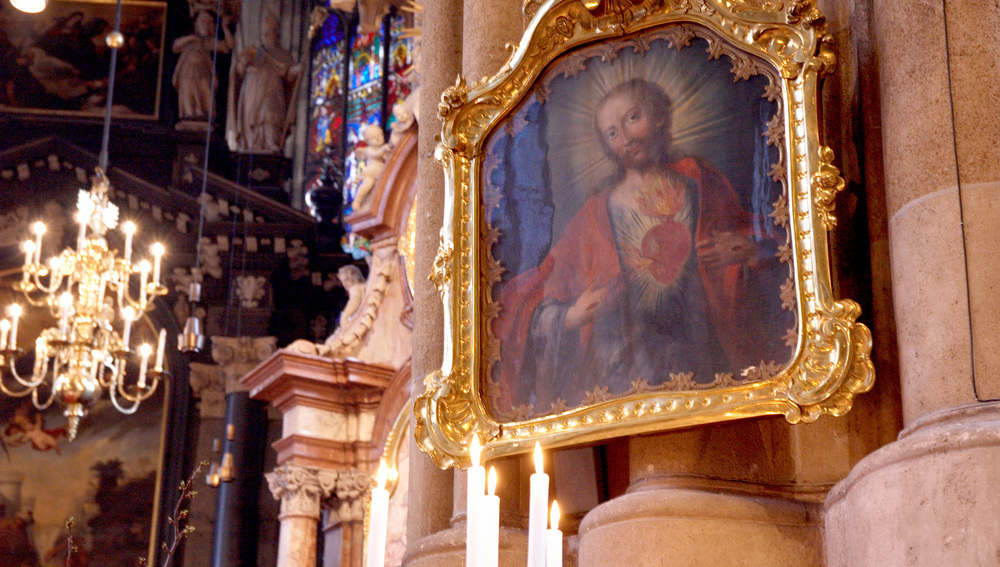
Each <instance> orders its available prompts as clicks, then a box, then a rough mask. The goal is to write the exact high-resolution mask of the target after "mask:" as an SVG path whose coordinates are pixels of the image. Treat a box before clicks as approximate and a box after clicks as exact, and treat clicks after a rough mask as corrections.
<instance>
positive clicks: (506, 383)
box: [493, 158, 758, 414]
mask: <svg viewBox="0 0 1000 567" xmlns="http://www.w3.org/2000/svg"><path fill="white" fill-rule="evenodd" d="M668 167H669V168H670V169H672V170H674V171H676V172H677V173H680V174H681V175H683V176H685V177H687V178H690V179H691V180H693V181H694V183H695V185H696V186H697V191H698V204H699V210H698V217H697V226H696V229H695V242H694V243H693V244H694V245H695V246H697V243H698V242H701V241H703V240H704V239H706V238H709V237H710V236H711V235H713V234H715V233H722V232H735V233H738V234H743V235H749V234H751V216H750V215H749V214H748V213H747V212H746V211H744V210H743V209H742V207H740V205H739V201H738V199H737V196H736V193H735V192H734V191H733V188H732V186H731V185H730V183H729V181H728V180H727V179H726V178H725V177H724V176H723V175H722V174H721V173H719V172H718V171H716V170H715V169H713V168H712V167H711V166H710V165H708V164H706V163H704V162H700V161H698V160H695V159H694V158H685V159H682V160H680V161H678V162H675V163H672V164H669V166H668ZM610 195H611V189H609V190H607V191H603V192H601V193H599V194H597V195H595V196H593V197H591V198H590V199H589V200H588V201H587V202H586V203H585V204H584V206H583V207H582V208H581V209H580V211H579V212H578V213H577V214H576V216H574V217H573V219H572V220H571V221H570V222H569V223H568V224H567V225H566V227H565V229H564V231H563V233H562V236H561V237H560V239H559V241H558V242H556V243H555V245H553V246H552V248H551V249H550V250H549V253H548V255H547V256H546V257H545V258H544V259H543V260H542V262H541V263H540V264H539V265H538V266H537V267H535V268H532V269H530V270H527V271H525V272H523V273H521V274H519V275H517V276H516V277H515V278H514V279H512V280H511V281H510V282H508V283H507V284H506V285H505V286H504V288H503V290H502V292H501V294H500V297H499V298H498V301H499V305H500V306H501V312H500V315H499V316H498V317H497V319H496V320H495V322H494V324H493V330H494V335H495V336H496V337H497V338H499V339H500V341H501V349H502V350H501V360H500V362H499V363H498V365H499V367H500V372H499V380H500V385H501V396H500V403H499V407H498V408H495V409H497V410H499V411H500V412H501V413H506V412H508V411H510V410H511V409H512V408H514V407H516V406H520V405H524V404H528V403H530V402H529V400H527V399H520V398H523V397H524V396H523V395H520V394H519V392H523V391H524V389H525V388H524V386H525V385H523V384H520V382H521V381H522V380H523V379H524V378H523V377H524V373H523V371H522V369H523V368H524V366H525V362H526V360H525V355H526V352H525V351H526V346H527V340H526V337H528V335H529V327H530V325H531V321H532V317H533V314H534V312H535V309H536V308H538V306H539V304H541V303H542V301H543V300H549V299H551V300H554V301H557V302H560V303H567V304H572V303H573V302H574V301H575V300H576V299H577V298H578V297H579V296H580V295H581V294H582V293H583V292H584V291H586V290H587V289H591V288H598V287H603V286H607V285H611V284H612V283H614V282H615V281H616V280H617V279H618V278H619V276H620V274H621V271H622V268H621V262H622V261H621V259H620V258H619V253H618V250H617V249H616V246H615V237H614V234H613V232H612V227H611V221H610V219H609V215H608V199H609V197H610ZM745 268H746V267H745V265H729V266H723V267H717V268H714V269H711V268H708V267H706V266H705V265H703V264H701V263H700V262H699V264H698V273H699V276H700V279H701V283H702V287H703V289H704V301H705V306H704V310H705V311H707V313H708V318H709V320H710V321H711V323H712V325H713V327H714V328H715V329H716V330H717V331H718V332H717V335H718V342H719V343H720V344H721V346H722V348H723V350H724V351H725V355H726V356H727V357H728V359H729V361H730V365H733V364H742V363H744V362H745V361H746V360H749V359H750V358H752V357H750V356H748V353H749V351H751V350H752V349H753V343H754V341H755V340H756V339H757V338H758V337H756V336H754V335H753V334H752V333H747V332H744V327H745V322H746V321H748V318H747V315H748V314H747V313H745V302H744V301H743V293H742V291H743V283H744V278H745V277H746V274H745V272H746V269H745ZM593 329H594V323H593V322H590V323H587V324H585V325H584V326H582V327H581V328H580V329H579V332H578V336H579V342H580V344H579V352H581V353H585V352H588V349H589V347H590V343H591V340H592V335H593ZM736 368H740V367H736ZM571 373H572V369H568V372H566V374H565V375H563V376H561V377H560V378H559V379H558V380H559V381H560V382H562V383H563V384H565V388H566V389H567V390H571V389H572V384H573V381H574V379H576V378H577V377H576V376H573V375H571ZM634 378H638V377H634ZM634 378H633V379H634ZM643 378H645V379H647V380H648V381H649V382H650V383H651V384H656V383H658V382H662V381H663V380H665V379H666V378H667V376H666V370H664V372H663V374H661V375H659V376H644V377H643ZM709 378H711V377H709ZM581 393H582V392H576V394H581ZM611 393H612V394H620V393H623V392H611ZM560 397H563V398H564V399H566V400H567V401H568V402H569V406H570V407H573V405H575V403H576V402H577V401H578V398H579V396H576V395H573V394H570V395H566V396H562V395H561V396H560ZM542 398H543V399H539V400H538V402H539V403H540V404H541V405H545V406H546V407H535V409H534V411H535V413H536V414H544V413H547V412H548V410H549V408H548V406H547V402H548V403H551V402H552V401H554V400H553V399H547V398H546V397H545V396H542Z"/></svg>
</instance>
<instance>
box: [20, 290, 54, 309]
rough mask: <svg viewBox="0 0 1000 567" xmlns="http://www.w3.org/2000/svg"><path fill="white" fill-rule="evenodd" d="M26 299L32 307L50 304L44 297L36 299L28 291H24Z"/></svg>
mask: <svg viewBox="0 0 1000 567" xmlns="http://www.w3.org/2000/svg"><path fill="white" fill-rule="evenodd" d="M24 300H25V301H27V302H28V305H30V306H32V307H43V306H46V305H48V304H49V302H48V301H47V300H46V299H45V298H44V297H43V298H42V299H34V298H33V297H31V296H30V295H28V292H27V291H25V292H24Z"/></svg>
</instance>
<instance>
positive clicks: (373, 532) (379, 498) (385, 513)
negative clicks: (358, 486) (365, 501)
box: [365, 462, 389, 567]
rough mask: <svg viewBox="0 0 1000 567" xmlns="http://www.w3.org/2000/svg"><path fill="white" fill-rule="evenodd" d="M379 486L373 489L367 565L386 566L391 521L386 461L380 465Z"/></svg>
mask: <svg viewBox="0 0 1000 567" xmlns="http://www.w3.org/2000/svg"><path fill="white" fill-rule="evenodd" d="M376 478H377V479H378V486H377V487H376V488H373V489H372V506H371V519H370V521H369V522H368V559H367V561H366V562H365V565H366V567H384V566H385V532H386V527H387V526H388V523H389V491H388V490H386V489H385V478H386V471H385V462H381V463H379V465H378V475H377V477H376Z"/></svg>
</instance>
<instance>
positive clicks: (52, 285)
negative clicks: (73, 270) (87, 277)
mask: <svg viewBox="0 0 1000 567" xmlns="http://www.w3.org/2000/svg"><path fill="white" fill-rule="evenodd" d="M40 273H41V270H38V271H36V272H35V274H34V277H33V278H32V279H33V280H34V284H35V287H36V288H37V289H38V291H40V292H42V293H44V294H45V295H52V294H54V293H55V292H56V291H57V290H58V289H59V287H60V286H62V283H63V277H65V276H63V275H62V274H58V277H57V275H55V274H49V285H48V286H45V285H42V277H41V276H40V275H39V274H40ZM24 294H25V295H27V294H28V292H27V291H25V292H24Z"/></svg>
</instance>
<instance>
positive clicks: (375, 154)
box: [351, 124, 392, 210]
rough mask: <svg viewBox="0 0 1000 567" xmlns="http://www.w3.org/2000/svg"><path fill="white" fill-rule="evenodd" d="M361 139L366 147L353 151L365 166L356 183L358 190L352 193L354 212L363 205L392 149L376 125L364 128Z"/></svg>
mask: <svg viewBox="0 0 1000 567" xmlns="http://www.w3.org/2000/svg"><path fill="white" fill-rule="evenodd" d="M362 138H364V140H365V143H366V144H367V145H366V146H364V147H360V148H357V149H355V150H354V153H355V154H356V155H357V156H358V159H359V160H364V164H365V167H364V169H363V170H362V171H361V174H360V177H361V179H360V181H358V189H357V191H356V192H355V193H354V200H353V201H351V207H352V208H353V209H354V210H358V209H360V208H361V207H362V206H364V205H365V200H366V199H367V198H368V196H369V195H370V194H371V192H372V189H373V188H374V187H375V183H376V182H377V181H378V178H379V176H380V175H382V171H383V170H384V169H385V160H386V158H387V157H388V156H389V151H390V150H391V149H392V147H391V146H389V144H387V143H385V132H383V131H382V128H381V127H380V126H378V125H377V124H369V125H368V126H365V129H364V131H363V132H362Z"/></svg>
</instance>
